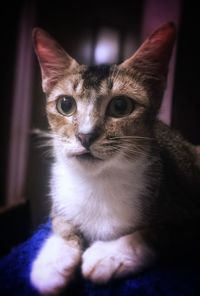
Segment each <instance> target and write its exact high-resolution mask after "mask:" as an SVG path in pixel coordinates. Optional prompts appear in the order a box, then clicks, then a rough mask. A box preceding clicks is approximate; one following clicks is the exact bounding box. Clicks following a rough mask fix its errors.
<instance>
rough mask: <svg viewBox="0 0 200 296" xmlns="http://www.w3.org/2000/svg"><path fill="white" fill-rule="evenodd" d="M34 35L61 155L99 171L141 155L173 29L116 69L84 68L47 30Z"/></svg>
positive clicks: (158, 34) (155, 36) (163, 77)
mask: <svg viewBox="0 0 200 296" xmlns="http://www.w3.org/2000/svg"><path fill="white" fill-rule="evenodd" d="M34 36H35V48H36V52H37V55H38V58H39V62H40V65H41V70H42V78H43V89H44V91H45V92H46V94H47V115H48V120H49V124H50V126H51V129H52V131H53V133H54V135H55V140H54V148H55V151H56V154H57V156H58V154H60V156H61V157H62V160H63V159H64V160H65V159H66V161H70V163H71V164H75V165H78V166H81V167H84V168H86V169H88V170H90V169H93V170H94V168H103V167H105V166H108V165H109V164H113V163H116V162H117V161H118V160H120V161H121V160H122V159H123V160H124V161H126V160H129V159H130V158H134V157H137V156H138V155H140V154H142V153H143V152H144V151H145V149H146V147H147V146H148V143H149V140H150V138H151V128H152V123H153V120H154V119H155V116H156V112H157V110H158V108H159V105H160V101H161V97H162V93H163V90H164V84H165V80H166V74H167V65H168V60H169V57H170V53H171V50H172V45H173V41H174V27H173V26H172V25H171V24H167V25H165V26H163V27H162V28H161V29H159V30H158V31H156V32H155V33H154V34H153V35H152V36H151V37H150V38H149V39H147V41H146V42H145V43H144V44H143V45H142V47H141V48H140V49H139V50H138V51H137V52H136V54H135V55H134V56H133V57H131V58H130V59H128V60H126V61H125V62H124V63H122V64H121V65H114V66H105V65H104V66H103V65H102V66H93V67H87V66H82V65H79V64H78V63H77V62H76V61H75V60H73V59H72V58H71V57H70V56H69V55H67V54H66V53H65V52H64V50H63V49H62V48H61V47H60V46H59V45H58V44H57V42H56V41H55V40H54V39H52V38H51V37H50V36H49V35H47V34H46V33H45V32H44V31H42V30H40V29H36V31H35V34H34Z"/></svg>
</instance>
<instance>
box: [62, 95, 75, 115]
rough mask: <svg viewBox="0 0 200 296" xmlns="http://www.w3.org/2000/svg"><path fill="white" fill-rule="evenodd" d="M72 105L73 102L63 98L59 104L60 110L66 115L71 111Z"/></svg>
mask: <svg viewBox="0 0 200 296" xmlns="http://www.w3.org/2000/svg"><path fill="white" fill-rule="evenodd" d="M72 105H73V102H72V100H71V99H70V98H63V99H62V102H61V108H62V110H63V111H64V112H65V113H67V112H69V110H71V108H72Z"/></svg>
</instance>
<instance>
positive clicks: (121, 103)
mask: <svg viewBox="0 0 200 296" xmlns="http://www.w3.org/2000/svg"><path fill="white" fill-rule="evenodd" d="M126 108H127V103H126V101H125V100H122V99H117V100H116V101H115V111H116V112H117V113H119V114H124V111H126Z"/></svg>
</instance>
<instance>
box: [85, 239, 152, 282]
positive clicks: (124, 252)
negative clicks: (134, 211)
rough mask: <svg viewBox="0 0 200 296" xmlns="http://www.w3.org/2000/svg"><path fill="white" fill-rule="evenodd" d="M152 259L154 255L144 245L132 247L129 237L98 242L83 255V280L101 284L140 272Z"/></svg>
mask: <svg viewBox="0 0 200 296" xmlns="http://www.w3.org/2000/svg"><path fill="white" fill-rule="evenodd" d="M133 240H134V239H133ZM133 243H134V242H133ZM153 258H154V254H153V253H152V251H151V250H149V249H148V248H147V247H146V246H145V245H143V244H141V245H140V244H138V243H136V244H135V246H134V244H132V242H131V239H130V236H127V237H122V238H120V239H118V240H116V241H109V242H102V241H98V242H95V243H94V244H93V245H92V246H91V247H90V248H88V249H87V250H86V251H85V253H84V254H83V264H82V273H83V276H84V277H85V278H87V279H89V280H91V281H93V282H95V283H99V284H103V283H106V282H108V281H109V280H110V279H111V278H120V277H123V276H125V275H128V274H130V273H135V272H138V271H141V270H142V269H143V268H144V267H146V266H147V265H148V264H149V263H150V262H151V261H152V260H153Z"/></svg>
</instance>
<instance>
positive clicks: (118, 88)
mask: <svg viewBox="0 0 200 296" xmlns="http://www.w3.org/2000/svg"><path fill="white" fill-rule="evenodd" d="M121 94H123V95H128V96H130V97H131V96H134V97H136V98H138V100H141V101H142V102H143V103H145V101H146V100H147V93H146V91H145V89H144V87H143V86H142V85H140V83H139V82H137V81H135V80H134V78H133V77H132V76H131V75H129V74H128V73H126V72H124V71H123V70H121V69H120V68H119V67H117V66H116V65H98V66H82V67H80V69H77V71H74V72H72V73H67V75H66V76H65V77H64V78H63V79H62V80H61V81H59V83H58V84H57V85H56V86H55V88H54V89H53V91H52V93H51V94H50V97H49V101H51V100H55V98H56V97H58V96H59V95H70V96H74V97H76V98H78V99H82V100H88V99H90V100H95V99H96V98H98V97H100V96H113V95H121Z"/></svg>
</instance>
